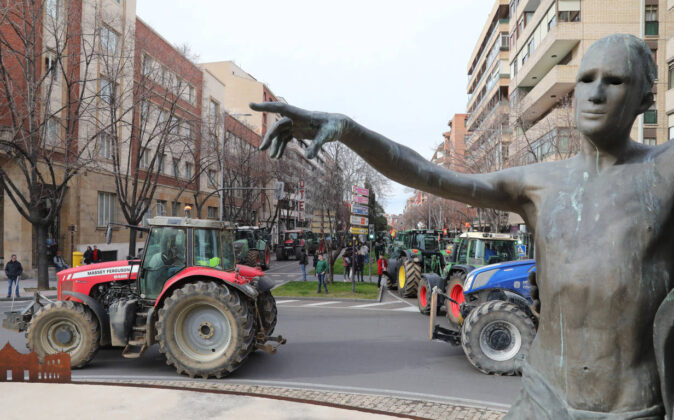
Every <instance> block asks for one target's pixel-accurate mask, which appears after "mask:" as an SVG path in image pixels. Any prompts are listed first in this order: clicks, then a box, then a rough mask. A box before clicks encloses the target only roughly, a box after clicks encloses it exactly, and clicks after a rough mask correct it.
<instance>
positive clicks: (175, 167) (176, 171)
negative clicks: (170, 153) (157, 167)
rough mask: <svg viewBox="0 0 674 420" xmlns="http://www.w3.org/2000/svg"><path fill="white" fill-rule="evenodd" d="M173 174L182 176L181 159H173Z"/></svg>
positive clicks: (177, 176)
mask: <svg viewBox="0 0 674 420" xmlns="http://www.w3.org/2000/svg"><path fill="white" fill-rule="evenodd" d="M173 176H174V177H176V178H180V160H178V159H173Z"/></svg>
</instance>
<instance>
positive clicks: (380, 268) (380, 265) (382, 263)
mask: <svg viewBox="0 0 674 420" xmlns="http://www.w3.org/2000/svg"><path fill="white" fill-rule="evenodd" d="M387 269H388V264H387V263H386V260H385V259H384V254H379V259H378V260H377V275H379V279H377V287H381V275H382V274H384V271H386V270H387Z"/></svg>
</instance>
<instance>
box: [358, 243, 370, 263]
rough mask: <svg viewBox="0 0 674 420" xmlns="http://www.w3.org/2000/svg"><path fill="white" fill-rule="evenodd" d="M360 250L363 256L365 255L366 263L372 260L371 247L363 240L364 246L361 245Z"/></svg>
mask: <svg viewBox="0 0 674 420" xmlns="http://www.w3.org/2000/svg"><path fill="white" fill-rule="evenodd" d="M360 252H361V254H363V257H365V263H366V264H369V262H370V248H368V246H367V244H366V243H365V242H363V246H362V247H360Z"/></svg>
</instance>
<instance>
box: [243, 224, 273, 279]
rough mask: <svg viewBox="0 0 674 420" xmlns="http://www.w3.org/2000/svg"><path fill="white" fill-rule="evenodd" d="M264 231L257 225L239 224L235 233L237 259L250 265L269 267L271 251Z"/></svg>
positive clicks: (265, 268)
mask: <svg viewBox="0 0 674 420" xmlns="http://www.w3.org/2000/svg"><path fill="white" fill-rule="evenodd" d="M263 236H264V235H263V232H262V231H261V230H260V228H258V227H256V226H238V227H237V228H236V231H235V233H234V238H235V240H234V250H235V252H236V260H237V261H238V262H239V263H241V264H245V265H247V266H250V267H257V266H260V267H261V268H262V269H263V270H267V269H268V268H269V264H270V262H271V251H270V248H269V244H268V243H267V241H265V240H264V239H263Z"/></svg>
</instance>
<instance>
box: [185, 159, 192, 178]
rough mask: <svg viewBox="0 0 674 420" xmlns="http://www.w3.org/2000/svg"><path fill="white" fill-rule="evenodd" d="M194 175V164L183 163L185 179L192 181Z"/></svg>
mask: <svg viewBox="0 0 674 420" xmlns="http://www.w3.org/2000/svg"><path fill="white" fill-rule="evenodd" d="M193 175H194V164H193V163H192V162H185V179H192V176H193Z"/></svg>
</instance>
